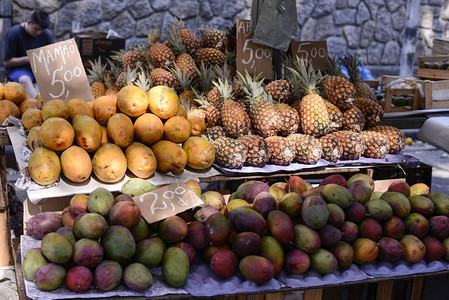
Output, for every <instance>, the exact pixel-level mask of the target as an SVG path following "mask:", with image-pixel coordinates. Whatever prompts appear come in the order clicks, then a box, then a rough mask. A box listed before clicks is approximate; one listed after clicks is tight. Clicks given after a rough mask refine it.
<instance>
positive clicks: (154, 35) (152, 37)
mask: <svg viewBox="0 0 449 300" xmlns="http://www.w3.org/2000/svg"><path fill="white" fill-rule="evenodd" d="M160 39H161V34H160V33H159V32H157V29H156V28H154V29H152V30H149V31H147V37H146V38H145V43H146V44H147V46H148V47H151V45H153V44H156V43H159V41H160Z"/></svg>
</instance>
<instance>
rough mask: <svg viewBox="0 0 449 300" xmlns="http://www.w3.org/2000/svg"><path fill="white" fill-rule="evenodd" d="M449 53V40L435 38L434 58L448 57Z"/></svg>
mask: <svg viewBox="0 0 449 300" xmlns="http://www.w3.org/2000/svg"><path fill="white" fill-rule="evenodd" d="M448 53H449V39H443V38H434V39H433V46H432V56H437V55H447V54H448Z"/></svg>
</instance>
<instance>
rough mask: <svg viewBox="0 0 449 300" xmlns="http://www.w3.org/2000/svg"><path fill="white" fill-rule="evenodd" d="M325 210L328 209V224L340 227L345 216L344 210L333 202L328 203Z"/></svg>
mask: <svg viewBox="0 0 449 300" xmlns="http://www.w3.org/2000/svg"><path fill="white" fill-rule="evenodd" d="M327 210H328V211H329V218H328V219H327V223H328V224H330V225H333V226H335V227H340V226H341V225H343V222H344V221H345V218H346V216H345V212H344V211H343V209H342V208H341V207H340V206H338V205H337V204H334V203H328V204H327Z"/></svg>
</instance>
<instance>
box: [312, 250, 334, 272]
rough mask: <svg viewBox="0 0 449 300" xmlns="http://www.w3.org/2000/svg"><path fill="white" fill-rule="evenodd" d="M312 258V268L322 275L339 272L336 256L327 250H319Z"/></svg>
mask: <svg viewBox="0 0 449 300" xmlns="http://www.w3.org/2000/svg"><path fill="white" fill-rule="evenodd" d="M309 256H310V267H311V268H312V269H313V270H314V271H316V272H318V273H320V274H330V273H333V272H334V271H335V270H337V267H338V262H337V259H336V258H335V256H334V255H333V254H332V253H331V252H329V251H328V250H326V249H323V248H321V249H318V251H316V252H314V253H312V254H310V255H309Z"/></svg>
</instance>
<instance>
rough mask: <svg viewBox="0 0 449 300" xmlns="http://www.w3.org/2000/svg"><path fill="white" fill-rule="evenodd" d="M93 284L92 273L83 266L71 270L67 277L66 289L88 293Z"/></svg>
mask: <svg viewBox="0 0 449 300" xmlns="http://www.w3.org/2000/svg"><path fill="white" fill-rule="evenodd" d="M92 282H93V276H92V272H91V271H90V270H89V269H88V268H86V267H83V266H75V267H72V268H70V270H69V271H68V272H67V274H66V276H65V285H66V287H67V288H68V289H69V290H71V291H72V292H76V293H82V292H84V291H87V290H88V289H89V288H90V285H91V284H92Z"/></svg>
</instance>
